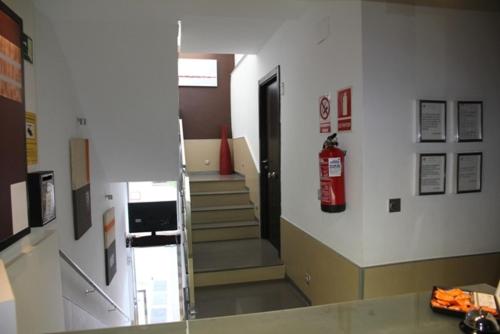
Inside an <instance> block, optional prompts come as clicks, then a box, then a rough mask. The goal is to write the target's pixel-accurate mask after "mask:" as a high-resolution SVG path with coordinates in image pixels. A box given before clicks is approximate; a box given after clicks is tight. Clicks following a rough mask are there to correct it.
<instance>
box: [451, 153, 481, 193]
mask: <svg viewBox="0 0 500 334" xmlns="http://www.w3.org/2000/svg"><path fill="white" fill-rule="evenodd" d="M482 164H483V154H482V153H459V154H457V193H459V194H463V193H473V192H480V191H481V182H482Z"/></svg>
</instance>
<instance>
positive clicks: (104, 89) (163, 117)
mask: <svg viewBox="0 0 500 334" xmlns="http://www.w3.org/2000/svg"><path fill="white" fill-rule="evenodd" d="M107 3H108V4H110V3H114V5H115V6H114V7H116V8H119V12H120V15H119V16H117V15H116V13H114V12H109V13H106V12H102V11H104V10H105V8H104V7H101V6H100V4H94V5H90V6H91V7H93V8H94V11H96V12H100V16H99V15H96V16H93V15H90V14H89V15H88V16H85V15H84V16H82V15H81V13H85V12H86V10H87V9H88V7H89V4H88V3H87V2H82V1H52V0H38V1H37V4H38V5H37V6H38V9H39V11H40V14H41V15H43V16H46V17H47V18H48V21H50V24H51V32H52V34H53V35H54V36H53V38H54V42H55V43H57V48H58V49H59V50H58V52H59V53H60V55H61V57H62V59H61V60H63V64H62V65H63V66H65V67H66V70H67V76H68V83H69V84H70V87H71V88H72V92H71V93H72V98H73V102H74V104H73V107H72V111H73V113H75V114H76V115H78V116H79V117H84V118H86V119H87V127H86V129H87V131H88V133H89V135H90V137H91V138H92V140H93V142H94V148H95V151H96V153H97V155H98V156H99V160H100V163H101V164H102V166H103V172H104V175H105V177H106V179H107V180H109V181H116V182H122V181H164V180H176V179H177V174H178V143H179V138H178V134H179V129H178V109H179V108H178V89H177V21H176V19H171V18H161V17H158V16H155V15H154V11H155V9H156V8H155V7H154V6H148V4H144V6H141V5H140V4H133V3H132V2H128V3H124V2H123V1H116V0H115V1H108V2H107ZM149 4H151V3H149ZM142 7H143V8H142ZM101 10H102V11H101ZM61 11H62V12H66V13H67V14H65V15H59V14H58V13H60V12H61ZM141 11H144V12H143V13H141ZM75 13H77V14H75ZM148 13H150V14H151V16H148ZM75 15H76V16H77V17H75ZM97 16H99V17H97ZM96 17H97V18H96ZM42 47H44V48H47V49H50V48H51V47H52V45H47V44H43V46H42Z"/></svg>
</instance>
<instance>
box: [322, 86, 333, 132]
mask: <svg viewBox="0 0 500 334" xmlns="http://www.w3.org/2000/svg"><path fill="white" fill-rule="evenodd" d="M331 131H332V122H331V104H330V96H329V95H322V96H320V97H319V133H330V132H331Z"/></svg>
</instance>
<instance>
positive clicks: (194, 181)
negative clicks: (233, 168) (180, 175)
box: [189, 178, 245, 183]
mask: <svg viewBox="0 0 500 334" xmlns="http://www.w3.org/2000/svg"><path fill="white" fill-rule="evenodd" d="M241 181H243V182H245V178H241V179H226V180H191V179H189V183H201V182H241Z"/></svg>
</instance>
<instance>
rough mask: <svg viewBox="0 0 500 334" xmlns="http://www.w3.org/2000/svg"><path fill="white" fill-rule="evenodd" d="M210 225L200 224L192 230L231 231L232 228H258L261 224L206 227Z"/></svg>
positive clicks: (192, 227)
mask: <svg viewBox="0 0 500 334" xmlns="http://www.w3.org/2000/svg"><path fill="white" fill-rule="evenodd" d="M209 224H210V223H200V224H194V225H196V228H195V227H194V225H192V226H191V229H192V230H193V231H201V230H222V229H231V228H242V227H258V226H259V225H260V224H259V223H255V224H246V225H233V226H217V227H213V226H208V227H207V226H205V225H209Z"/></svg>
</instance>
